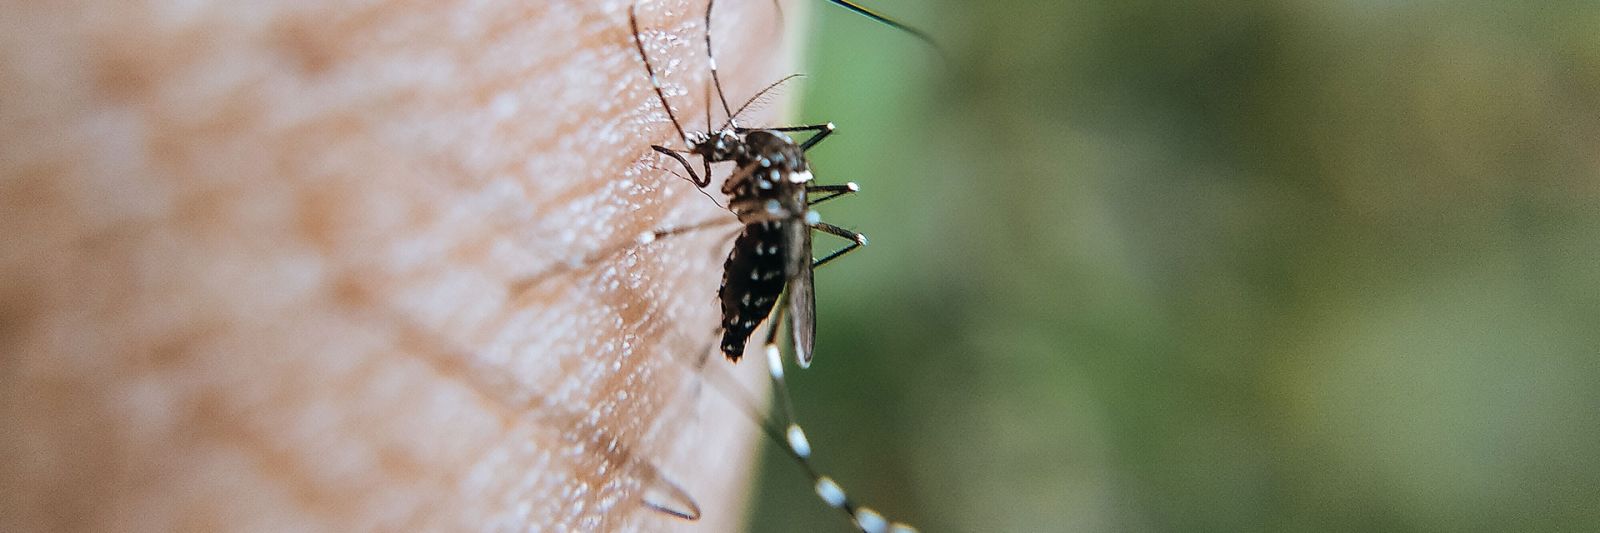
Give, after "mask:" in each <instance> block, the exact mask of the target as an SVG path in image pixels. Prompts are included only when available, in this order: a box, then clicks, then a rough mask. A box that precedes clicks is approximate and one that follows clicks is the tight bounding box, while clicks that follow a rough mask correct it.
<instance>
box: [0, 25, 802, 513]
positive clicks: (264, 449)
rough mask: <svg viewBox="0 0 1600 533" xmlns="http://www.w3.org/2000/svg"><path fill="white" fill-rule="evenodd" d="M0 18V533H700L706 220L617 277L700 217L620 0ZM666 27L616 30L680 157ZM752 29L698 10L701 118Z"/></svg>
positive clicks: (726, 453) (735, 414)
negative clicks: (656, 80)
mask: <svg viewBox="0 0 1600 533" xmlns="http://www.w3.org/2000/svg"><path fill="white" fill-rule="evenodd" d="M7 4H8V5H6V6H5V7H4V8H0V10H3V12H4V13H6V16H4V17H0V101H4V102H5V104H4V105H0V230H3V233H4V235H5V237H4V242H5V244H4V246H3V247H0V416H3V419H4V421H5V425H6V426H7V429H6V430H5V431H4V432H3V434H0V456H3V457H4V458H5V459H4V460H3V461H0V530H3V531H17V532H23V531H56V530H62V531H65V530H71V531H100V530H115V531H190V530H224V529H226V530H270V531H282V530H291V529H292V530H310V531H318V530H328V531H357V530H394V531H414V530H427V529H432V530H439V529H443V530H529V529H531V530H551V531H554V530H569V529H571V530H616V531H635V530H637V531H672V530H680V529H681V530H694V531H722V530H733V529H737V527H738V525H739V523H740V521H741V520H742V518H743V517H742V514H743V506H744V502H743V500H744V495H745V493H746V492H747V487H746V484H747V482H748V479H747V478H748V477H749V475H748V470H749V465H750V462H751V461H750V459H751V452H752V450H753V448H754V444H755V438H756V435H757V433H756V428H755V426H753V425H752V424H751V422H750V420H749V419H748V418H747V417H746V416H745V414H744V413H741V412H740V411H741V410H743V409H747V408H749V407H750V406H751V404H752V403H754V401H753V400H752V395H750V394H748V393H742V392H741V393H740V394H736V395H735V397H734V398H732V399H730V398H729V396H728V394H725V393H726V392H727V389H735V387H732V386H731V385H735V384H742V387H741V388H738V389H736V390H738V391H744V390H749V391H760V390H764V389H763V388H762V387H764V385H763V382H762V381H761V380H762V379H763V374H762V370H761V369H760V368H759V365H750V364H745V365H738V366H737V367H733V366H730V365H728V364H727V363H726V362H725V361H723V360H722V359H721V357H720V356H718V355H716V353H715V350H714V349H713V346H712V344H711V343H712V341H713V340H714V339H713V335H712V333H713V330H714V329H715V327H716V325H717V315H716V313H717V307H716V302H715V299H714V298H715V294H716V286H717V281H718V279H719V277H720V272H719V268H720V266H721V260H722V256H723V255H724V254H726V252H727V245H728V242H729V237H730V236H731V232H732V230H733V226H732V225H730V226H729V227H728V229H727V230H726V231H724V230H722V229H720V228H719V229H714V230H708V231H703V232H697V233H693V234H688V235H684V236H680V237H674V238H672V239H665V240H662V241H660V242H656V243H652V244H649V245H646V246H642V247H633V248H631V249H626V250H624V248H627V245H628V243H631V242H633V241H634V239H635V237H636V236H638V235H640V234H641V233H645V232H647V231H649V230H651V229H654V228H659V227H666V226H673V225H681V224H689V223H696V222H701V221H704V220H707V219H713V218H716V217H719V216H720V217H726V218H728V219H729V221H730V223H731V221H732V215H731V214H729V213H727V212H726V211H721V210H719V209H718V208H717V206H716V205H715V204H714V203H713V202H712V201H711V200H708V199H707V197H706V196H704V195H701V194H699V193H698V192H697V191H696V190H695V189H694V187H693V186H692V185H691V184H689V183H687V182H686V181H684V180H682V179H679V178H678V177H676V176H674V175H673V173H672V172H670V171H671V170H676V171H678V172H679V173H681V169H677V168H675V167H674V165H676V163H674V162H671V161H667V160H665V159H664V158H663V157H661V156H659V155H658V154H654V153H653V152H651V151H650V150H649V148H648V146H649V145H650V144H652V143H655V144H665V145H668V146H681V140H680V139H678V138H677V133H676V131H674V130H672V128H671V126H670V124H668V123H667V122H666V115H665V114H664V113H663V112H662V110H661V109H660V105H659V104H658V103H657V102H656V100H655V99H654V95H653V94H652V93H651V92H650V90H649V87H650V86H649V83H648V81H647V79H646V76H645V74H644V69H643V67H642V65H641V64H640V62H639V58H638V56H637V53H636V51H635V50H634V48H633V42H632V40H631V37H630V33H629V31H628V29H627V15H626V10H627V7H628V5H629V2H626V1H616V0H612V1H602V2H590V1H574V0H535V1H498V0H491V1H489V2H458V1H450V0H445V1H437V2H377V3H373V2H362V3H352V2H337V1H336V2H269V3H259V2H254V3H252V2H246V3H228V2H140V1H130V2H50V3H34V2H8V3H7ZM703 5H704V4H703V3H700V2H683V1H678V0H665V1H661V2H650V3H647V4H644V5H642V6H641V7H640V10H639V18H640V22H641V25H642V26H643V28H644V32H643V37H644V43H645V46H646V47H647V49H648V50H649V51H650V53H651V54H652V58H653V59H654V60H655V61H656V65H657V68H658V71H659V73H660V74H661V77H662V79H663V83H664V85H665V86H666V87H667V88H668V89H669V91H670V94H669V97H671V98H672V99H673V103H674V106H675V107H676V111H677V112H678V116H679V117H680V118H682V119H684V120H686V121H688V122H689V123H687V124H685V127H686V128H691V129H696V130H699V129H704V125H703V124H704V117H705V111H704V110H705V107H704V106H705V99H704V92H703V91H704V86H705V85H704V84H705V83H706V81H707V80H708V79H709V75H708V74H707V72H706V70H705V68H704V66H705V61H704V53H703V48H702V47H703V41H702V40H701V39H702V36H703V33H702V32H703V31H704V30H703V29H702V28H701V25H700V17H701V16H702V11H701V9H702V8H703ZM800 7H801V6H799V5H795V4H790V5H786V6H785V8H786V9H785V10H784V13H785V17H786V19H793V18H796V17H795V15H797V14H798V11H799V10H800ZM779 23H780V22H779V20H778V18H777V16H776V14H775V12H774V10H773V6H772V5H771V4H769V3H767V2H724V3H721V4H719V5H718V11H717V14H716V28H715V29H714V35H715V38H716V39H717V43H718V50H719V53H718V63H719V67H720V68H721V75H722V79H723V80H724V83H725V84H726V85H727V89H728V93H729V98H730V99H731V100H739V101H742V100H743V99H744V98H746V97H748V96H749V95H750V94H752V93H754V92H755V91H756V90H758V89H759V88H761V87H762V86H764V85H765V84H766V83H767V82H770V81H772V80H775V79H777V78H778V77H781V76H782V75H784V74H787V73H789V72H792V66H791V63H790V62H789V61H788V60H787V56H786V52H785V50H786V49H785V46H784V44H783V43H781V42H779V40H776V39H774V38H773V36H774V35H792V34H793V31H792V30H791V31H789V32H787V33H786V32H784V31H783V30H782V29H781V28H779V27H778V26H777V25H778V24H779ZM791 40H792V39H791ZM775 111H776V110H775V109H774V108H773V107H771V106H769V107H768V108H766V109H761V110H757V111H756V112H754V113H753V114H751V115H750V116H749V117H747V122H749V123H755V124H772V123H775V120H776V119H775V116H776V115H777V113H775ZM717 119H718V120H720V119H721V117H717ZM722 174H725V171H723V172H721V173H719V174H718V175H719V179H720V176H721V175H722ZM715 187H716V184H715V183H714V184H713V185H712V192H713V193H714V192H715ZM610 252H617V253H610ZM597 258H598V259H597ZM697 365H703V368H699V367H697ZM706 373H721V374H722V375H723V376H724V378H727V377H728V375H729V374H730V373H731V374H732V376H733V377H732V379H721V380H713V379H707V378H706V377H705V374H706ZM707 383H717V384H718V386H703V385H705V384H707ZM740 402H744V403H743V404H741V403H740ZM674 487H676V488H681V490H682V491H684V493H685V494H687V495H689V496H692V498H693V502H694V503H695V504H697V505H698V507H699V509H700V510H701V511H702V512H703V514H704V516H703V517H702V518H701V519H700V520H699V521H698V522H688V521H682V520H678V519H674V518H671V517H669V516H667V515H665V514H663V513H661V512H657V511H654V510H651V509H650V508H648V507H647V506H646V505H644V504H642V503H641V502H642V501H644V500H645V499H646V498H655V499H657V500H660V499H662V498H665V499H666V500H667V501H672V500H673V499H674V496H672V492H673V488H674ZM677 504H679V505H681V504H682V502H681V501H680V502H677Z"/></svg>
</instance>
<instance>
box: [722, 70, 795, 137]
mask: <svg viewBox="0 0 1600 533" xmlns="http://www.w3.org/2000/svg"><path fill="white" fill-rule="evenodd" d="M804 77H806V75H805V74H790V75H788V76H784V77H783V79H781V80H778V81H775V82H772V83H771V84H768V85H767V86H766V87H765V88H763V89H761V90H760V91H757V92H756V94H755V96H751V97H750V99H749V100H745V101H744V104H742V105H740V106H739V109H738V110H737V111H734V112H733V113H732V114H730V115H728V122H727V123H726V124H723V125H722V127H723V129H726V128H727V127H729V126H732V125H733V117H737V116H739V115H741V114H743V113H744V111H745V109H748V108H749V107H750V105H751V104H754V103H756V102H757V101H760V100H761V99H762V98H765V97H766V96H767V93H770V92H772V91H773V90H774V89H777V88H778V86H779V85H783V84H784V83H785V82H787V81H789V80H792V79H795V78H804Z"/></svg>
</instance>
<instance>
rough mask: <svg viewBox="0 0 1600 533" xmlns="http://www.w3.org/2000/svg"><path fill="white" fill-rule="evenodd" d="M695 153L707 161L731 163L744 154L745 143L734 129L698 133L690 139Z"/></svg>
mask: <svg viewBox="0 0 1600 533" xmlns="http://www.w3.org/2000/svg"><path fill="white" fill-rule="evenodd" d="M689 142H690V144H693V145H694V148H693V149H692V150H693V151H694V153H696V154H699V155H700V157H703V158H705V159H706V160H707V161H731V160H734V159H736V158H738V157H739V154H742V153H744V141H742V140H740V139H739V134H737V133H735V132H734V130H733V129H732V128H728V129H724V130H722V131H716V132H711V133H697V134H694V135H691V136H690V137H689Z"/></svg>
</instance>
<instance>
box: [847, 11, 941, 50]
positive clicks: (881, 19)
mask: <svg viewBox="0 0 1600 533" xmlns="http://www.w3.org/2000/svg"><path fill="white" fill-rule="evenodd" d="M828 3H831V4H833V5H836V6H839V7H842V8H845V9H848V10H850V11H853V12H855V13H856V14H857V15H861V16H863V17H867V18H869V19H872V20H873V21H874V22H877V23H879V24H883V25H885V26H888V27H891V28H894V29H897V30H900V31H903V32H906V33H907V34H910V35H911V36H912V37H916V38H917V39H918V40H921V41H922V42H923V43H924V44H927V45H928V47H929V48H933V51H934V52H935V53H937V54H939V57H945V54H944V48H941V47H940V46H939V43H938V42H937V41H934V40H933V37H931V36H929V35H928V34H927V33H925V32H923V31H922V30H919V29H916V28H913V27H911V26H907V25H905V24H903V23H901V22H900V21H897V20H894V19H891V18H889V17H887V16H884V15H881V14H879V13H878V12H876V11H873V10H871V9H867V8H866V7H863V6H862V5H860V4H857V3H855V2H852V1H850V0H828Z"/></svg>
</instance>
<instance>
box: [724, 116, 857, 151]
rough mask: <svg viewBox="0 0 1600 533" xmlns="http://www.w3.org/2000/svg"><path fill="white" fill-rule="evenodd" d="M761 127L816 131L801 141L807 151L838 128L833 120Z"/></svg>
mask: <svg viewBox="0 0 1600 533" xmlns="http://www.w3.org/2000/svg"><path fill="white" fill-rule="evenodd" d="M755 129H757V128H734V131H735V132H737V133H745V132H748V131H753V130H755ZM759 129H763V130H767V131H781V132H784V133H789V132H796V131H811V132H816V135H812V136H811V138H810V139H806V140H805V142H802V143H800V150H802V151H805V150H810V149H811V147H812V146H816V145H817V143H819V142H822V140H823V139H826V138H828V136H829V135H833V131H834V130H835V129H836V128H834V126H833V123H832V122H826V123H822V124H805V125H801V126H784V127H781V128H759Z"/></svg>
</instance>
